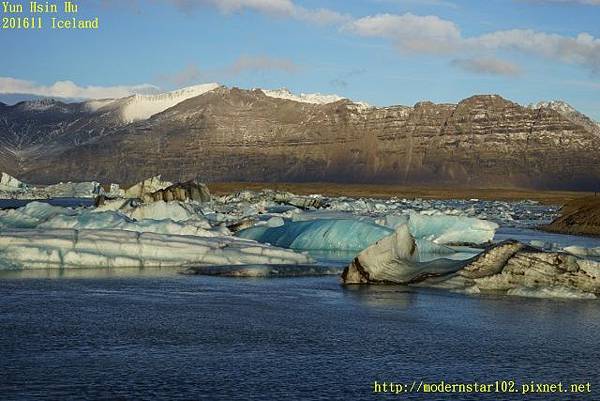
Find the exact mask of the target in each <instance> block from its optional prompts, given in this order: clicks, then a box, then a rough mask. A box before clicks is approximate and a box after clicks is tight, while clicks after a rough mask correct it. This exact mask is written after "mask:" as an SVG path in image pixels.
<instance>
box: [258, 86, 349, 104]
mask: <svg viewBox="0 0 600 401" xmlns="http://www.w3.org/2000/svg"><path fill="white" fill-rule="evenodd" d="M261 91H262V92H263V93H264V94H265V95H267V96H269V97H274V98H276V99H286V100H292V101H294V102H300V103H312V104H327V103H334V102H339V101H340V100H344V99H345V98H343V97H341V96H338V95H323V94H321V93H301V94H299V95H296V94H294V93H292V92H291V91H290V90H289V89H287V88H281V89H275V90H268V89H261Z"/></svg>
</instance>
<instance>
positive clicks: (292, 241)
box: [237, 219, 393, 251]
mask: <svg viewBox="0 0 600 401" xmlns="http://www.w3.org/2000/svg"><path fill="white" fill-rule="evenodd" d="M392 232H393V230H391V229H389V228H387V227H383V226H380V225H377V224H374V223H370V222H366V221H360V220H355V219H333V220H308V221H286V222H285V223H284V224H283V225H280V226H277V227H270V226H268V225H267V226H265V225H263V226H256V227H252V228H248V229H245V230H242V231H239V232H238V233H237V236H239V237H241V238H247V239H253V240H256V241H258V242H262V243H268V244H272V245H275V246H279V247H282V248H290V249H297V250H337V251H360V250H363V249H365V248H366V247H368V246H369V245H371V244H372V243H374V242H376V241H377V240H379V239H381V238H383V237H385V236H387V235H389V234H390V233H392Z"/></svg>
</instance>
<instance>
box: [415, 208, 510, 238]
mask: <svg viewBox="0 0 600 401" xmlns="http://www.w3.org/2000/svg"><path fill="white" fill-rule="evenodd" d="M408 226H409V230H410V233H411V234H412V235H413V236H414V237H415V238H422V239H427V240H429V241H432V242H435V243H436V244H484V243H486V242H491V241H492V239H494V235H495V233H496V230H497V229H498V228H499V227H500V226H499V225H498V224H496V223H494V222H491V221H486V220H480V219H476V218H473V217H462V216H447V215H436V216H427V215H422V214H418V213H411V215H410V218H409V219H408Z"/></svg>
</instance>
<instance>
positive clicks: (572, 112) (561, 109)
mask: <svg viewBox="0 0 600 401" xmlns="http://www.w3.org/2000/svg"><path fill="white" fill-rule="evenodd" d="M528 107H529V108H530V109H551V110H554V111H556V112H558V113H560V114H561V115H563V116H564V117H566V118H568V119H569V120H571V121H573V122H574V123H577V124H581V125H583V126H584V127H586V128H589V129H591V130H593V131H596V132H598V133H599V134H600V123H598V122H596V121H594V120H592V119H591V118H589V117H588V116H586V115H585V114H583V113H581V112H579V111H577V110H576V109H575V108H574V107H573V106H571V105H570V104H568V103H567V102H564V101H562V100H552V101H549V102H548V101H542V102H538V103H535V104H530V105H529V106H528Z"/></svg>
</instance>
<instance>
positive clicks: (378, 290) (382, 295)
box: [342, 285, 417, 309]
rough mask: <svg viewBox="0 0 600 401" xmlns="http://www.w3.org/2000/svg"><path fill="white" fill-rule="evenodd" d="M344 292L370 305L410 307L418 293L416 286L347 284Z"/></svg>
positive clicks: (348, 296)
mask: <svg viewBox="0 0 600 401" xmlns="http://www.w3.org/2000/svg"><path fill="white" fill-rule="evenodd" d="M342 290H343V291H342V294H343V295H344V296H345V297H347V298H351V299H353V300H356V301H359V302H360V303H363V304H365V305H368V306H374V307H390V306H391V307H394V308H399V309H408V308H410V307H411V306H412V305H413V304H414V302H415V300H416V296H417V293H416V292H415V289H414V288H410V287H407V286H403V285H378V286H373V285H345V286H342Z"/></svg>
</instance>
